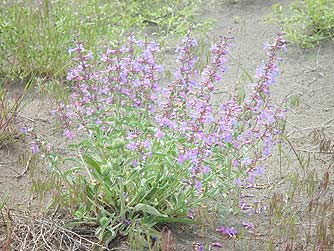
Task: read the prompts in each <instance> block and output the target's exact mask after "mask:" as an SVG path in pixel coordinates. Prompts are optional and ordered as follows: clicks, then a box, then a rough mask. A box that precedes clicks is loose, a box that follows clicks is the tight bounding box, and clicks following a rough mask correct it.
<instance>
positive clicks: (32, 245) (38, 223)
mask: <svg viewBox="0 0 334 251" xmlns="http://www.w3.org/2000/svg"><path fill="white" fill-rule="evenodd" d="M1 213H2V220H3V221H4V222H3V226H4V227H5V228H4V231H5V232H6V233H5V234H1V235H0V250H3V251H14V250H18V251H19V250H20V251H21V250H22V251H24V250H31V251H35V250H43V251H44V250H45V251H56V250H57V251H72V250H80V251H90V250H99V251H102V250H115V249H109V248H108V247H105V246H103V245H101V244H99V243H98V242H97V240H96V239H95V238H94V231H92V230H90V229H86V230H85V229H80V230H74V229H70V228H65V227H64V225H65V222H63V221H62V220H61V219H60V218H51V217H46V216H30V215H26V214H24V213H23V212H16V211H13V210H10V209H3V212H1Z"/></svg>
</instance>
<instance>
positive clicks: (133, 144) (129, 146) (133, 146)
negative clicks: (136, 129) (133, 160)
mask: <svg viewBox="0 0 334 251" xmlns="http://www.w3.org/2000/svg"><path fill="white" fill-rule="evenodd" d="M126 148H127V149H128V150H130V151H135V150H136V149H137V143H136V142H130V143H129V144H127V145H126Z"/></svg>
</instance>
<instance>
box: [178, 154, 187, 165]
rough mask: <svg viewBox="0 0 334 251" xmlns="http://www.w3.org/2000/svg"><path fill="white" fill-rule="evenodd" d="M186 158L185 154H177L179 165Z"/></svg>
mask: <svg viewBox="0 0 334 251" xmlns="http://www.w3.org/2000/svg"><path fill="white" fill-rule="evenodd" d="M187 159H188V156H187V154H179V156H178V162H179V164H180V165H182V164H183V163H184V162H185V161H186V160H187Z"/></svg>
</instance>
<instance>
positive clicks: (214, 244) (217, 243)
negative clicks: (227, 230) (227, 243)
mask: <svg viewBox="0 0 334 251" xmlns="http://www.w3.org/2000/svg"><path fill="white" fill-rule="evenodd" d="M222 247H223V244H222V243H221V242H213V243H211V244H210V248H222Z"/></svg>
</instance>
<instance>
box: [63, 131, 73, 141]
mask: <svg viewBox="0 0 334 251" xmlns="http://www.w3.org/2000/svg"><path fill="white" fill-rule="evenodd" d="M64 136H65V137H66V138H67V139H70V140H72V139H73V138H74V133H73V131H72V130H70V129H65V130H64Z"/></svg>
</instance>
